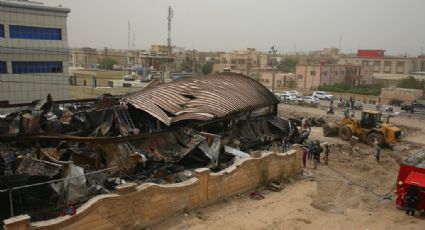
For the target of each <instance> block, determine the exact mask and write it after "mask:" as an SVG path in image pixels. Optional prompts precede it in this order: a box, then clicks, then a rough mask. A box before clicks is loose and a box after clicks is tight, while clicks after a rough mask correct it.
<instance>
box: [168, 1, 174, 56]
mask: <svg viewBox="0 0 425 230" xmlns="http://www.w3.org/2000/svg"><path fill="white" fill-rule="evenodd" d="M171 20H173V8H171V6H168V17H167V21H168V38H167V46H168V56H170V55H171V53H172V48H171Z"/></svg>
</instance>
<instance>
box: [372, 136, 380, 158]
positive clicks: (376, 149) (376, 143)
mask: <svg viewBox="0 0 425 230" xmlns="http://www.w3.org/2000/svg"><path fill="white" fill-rule="evenodd" d="M373 143H374V145H375V152H376V156H375V157H376V161H378V162H379V159H380V157H381V145H380V144H379V141H378V139H377V138H375V140H374V141H373Z"/></svg>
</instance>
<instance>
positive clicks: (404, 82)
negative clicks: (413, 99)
mask: <svg viewBox="0 0 425 230" xmlns="http://www.w3.org/2000/svg"><path fill="white" fill-rule="evenodd" d="M397 87H399V88H407V89H424V87H425V81H424V80H418V79H416V78H414V77H412V76H409V77H407V78H404V79H401V80H400V81H399V82H398V83H397Z"/></svg>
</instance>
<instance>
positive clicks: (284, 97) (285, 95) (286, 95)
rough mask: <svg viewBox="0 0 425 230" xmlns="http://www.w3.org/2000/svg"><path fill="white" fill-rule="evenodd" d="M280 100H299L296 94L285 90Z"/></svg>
mask: <svg viewBox="0 0 425 230" xmlns="http://www.w3.org/2000/svg"><path fill="white" fill-rule="evenodd" d="M280 100H281V101H297V100H298V97H297V96H296V95H295V94H291V93H288V92H283V93H281V94H280Z"/></svg>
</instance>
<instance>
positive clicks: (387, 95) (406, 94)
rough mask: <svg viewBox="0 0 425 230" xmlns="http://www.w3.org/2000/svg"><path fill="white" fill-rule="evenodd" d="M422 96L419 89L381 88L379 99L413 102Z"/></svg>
mask: <svg viewBox="0 0 425 230" xmlns="http://www.w3.org/2000/svg"><path fill="white" fill-rule="evenodd" d="M423 95H424V93H423V90H419V89H403V88H382V90H381V95H380V97H381V98H383V99H388V100H390V99H397V100H401V101H413V100H418V99H420V98H422V97H423Z"/></svg>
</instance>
